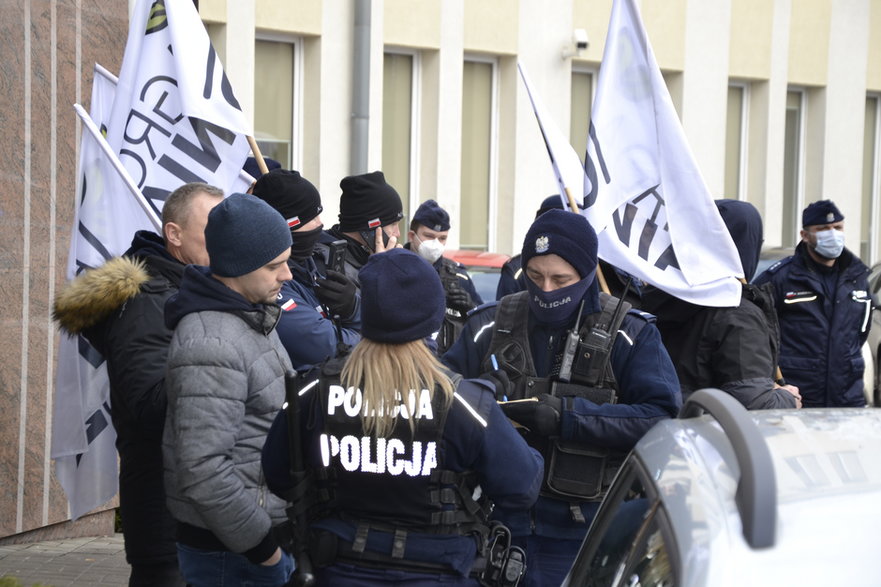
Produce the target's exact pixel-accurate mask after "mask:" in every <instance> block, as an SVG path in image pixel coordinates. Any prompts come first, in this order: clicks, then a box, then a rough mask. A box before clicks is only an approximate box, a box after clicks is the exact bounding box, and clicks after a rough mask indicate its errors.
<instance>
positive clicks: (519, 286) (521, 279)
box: [496, 194, 563, 300]
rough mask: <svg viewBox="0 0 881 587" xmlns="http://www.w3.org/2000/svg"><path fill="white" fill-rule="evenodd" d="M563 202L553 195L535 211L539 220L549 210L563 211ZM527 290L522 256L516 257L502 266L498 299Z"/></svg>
mask: <svg viewBox="0 0 881 587" xmlns="http://www.w3.org/2000/svg"><path fill="white" fill-rule="evenodd" d="M562 209H563V200H561V199H560V194H553V195H550V196H548V197H547V198H545V199H544V201H542V203H541V206H539V207H538V210H536V211H535V217H536V218H538V217H539V216H541V215H542V214H544V213H545V212H547V211H548V210H562ZM525 289H526V275H524V273H523V263H522V260H521V258H520V255H514V256H513V257H511V258H510V259H508V260H507V261H505V264H504V265H502V271H501V275H499V283H498V285H497V286H496V299H497V300H500V299H502V298H503V297H505V296H506V295H508V294H512V293H517V292H518V291H523V290H525Z"/></svg>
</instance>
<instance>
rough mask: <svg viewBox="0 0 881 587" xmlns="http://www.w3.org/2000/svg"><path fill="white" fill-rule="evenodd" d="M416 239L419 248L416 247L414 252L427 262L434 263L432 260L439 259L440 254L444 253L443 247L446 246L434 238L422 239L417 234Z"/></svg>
mask: <svg viewBox="0 0 881 587" xmlns="http://www.w3.org/2000/svg"><path fill="white" fill-rule="evenodd" d="M416 240H418V241H419V248H418V249H416V252H417V253H419V256H420V257H422V258H423V259H425V260H426V261H428V262H429V263H431V264H434V262H435V261H437V260H438V259H440V258H441V255H443V254H444V249H445V248H446V247H445V246H444V244H443V243H442V242H440V241H439V240H437V239H436V238H434V239H431V240H427V241H424V240H422V239H421V238H419V237H418V236H417V237H416Z"/></svg>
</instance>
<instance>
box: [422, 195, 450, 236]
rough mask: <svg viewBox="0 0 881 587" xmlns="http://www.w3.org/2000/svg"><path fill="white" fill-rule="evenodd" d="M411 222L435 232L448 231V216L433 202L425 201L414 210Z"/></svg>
mask: <svg viewBox="0 0 881 587" xmlns="http://www.w3.org/2000/svg"><path fill="white" fill-rule="evenodd" d="M413 222H417V223H419V224H421V225H422V226H424V227H425V228H429V229H431V230H435V231H444V230H450V215H449V214H447V211H446V210H444V209H443V208H441V207H440V206H439V205H438V203H437V202H435V201H434V200H425V201H424V202H422V204H420V205H419V207H418V208H416V213H415V214H413Z"/></svg>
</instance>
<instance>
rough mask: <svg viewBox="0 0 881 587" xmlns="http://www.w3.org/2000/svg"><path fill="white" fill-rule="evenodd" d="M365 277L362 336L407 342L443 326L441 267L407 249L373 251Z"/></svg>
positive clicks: (430, 333)
mask: <svg viewBox="0 0 881 587" xmlns="http://www.w3.org/2000/svg"><path fill="white" fill-rule="evenodd" d="M358 278H359V279H360V280H361V336H363V337H364V338H366V339H369V340H373V341H376V342H384V343H390V344H403V343H405V342H410V341H413V340H419V339H421V338H425V337H427V336H431V335H432V334H434V333H435V332H437V331H438V330H440V327H441V323H442V322H443V320H444V312H445V311H446V310H445V307H446V304H445V299H444V287H443V285H441V280H440V277H439V276H438V274H437V271H436V270H435V269H434V267H432V266H431V265H429V264H428V263H426V262H425V260H424V259H423V258H422V257H420V256H419V255H417V254H415V253H412V252H410V251H408V250H407V249H391V250H389V251H386V252H384V253H379V254H376V255H370V258H369V259H367V263H365V264H364V267H362V268H361V271H360V272H359V273H358Z"/></svg>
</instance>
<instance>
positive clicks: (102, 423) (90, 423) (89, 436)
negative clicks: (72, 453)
mask: <svg viewBox="0 0 881 587" xmlns="http://www.w3.org/2000/svg"><path fill="white" fill-rule="evenodd" d="M106 428H107V416H105V415H104V411H103V410H102V409H101V408H99V409H97V410H95V411H94V412H93V413H92V415H91V416H89V417H88V418H86V441H87V442H88V443H89V444H92V441H94V440H95V439H96V438H98V435H99V434H101V433H102V432H104V430H105V429H106ZM82 457H83V453H80V454H78V455H77V456H76V464H77V466H79V465H80V460H82Z"/></svg>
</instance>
